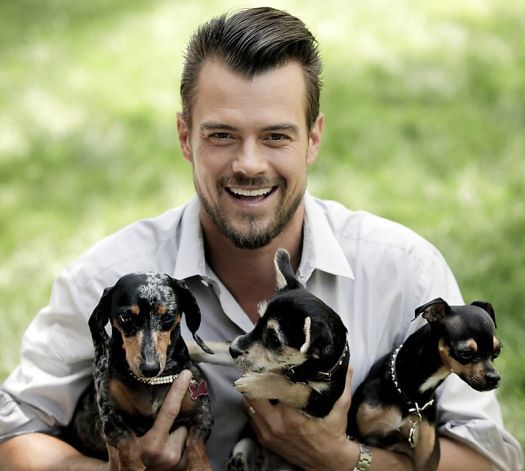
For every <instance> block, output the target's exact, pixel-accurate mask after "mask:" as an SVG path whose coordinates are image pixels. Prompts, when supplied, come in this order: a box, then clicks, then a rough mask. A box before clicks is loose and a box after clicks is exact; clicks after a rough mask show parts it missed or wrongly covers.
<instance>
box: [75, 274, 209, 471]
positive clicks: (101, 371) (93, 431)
mask: <svg viewBox="0 0 525 471" xmlns="http://www.w3.org/2000/svg"><path fill="white" fill-rule="evenodd" d="M183 313H184V314H185V316H186V324H187V325H188V328H189V330H190V332H191V333H192V334H193V338H194V339H195V341H196V342H197V344H198V345H199V346H200V347H201V348H202V349H203V350H205V351H207V352H209V353H213V352H211V350H209V348H208V347H207V346H206V345H205V344H204V342H203V341H202V340H201V339H200V338H199V336H198V335H197V334H196V331H197V329H198V328H199V325H200V321H201V313H200V310H199V307H198V305H197V302H196V300H195V298H194V297H193V295H192V294H191V292H190V291H189V290H188V289H187V288H186V286H185V284H184V283H183V282H181V281H178V280H175V279H173V278H171V277H170V276H168V275H164V274H159V273H133V274H128V275H125V276H123V277H122V278H120V279H119V280H118V281H117V283H116V284H115V285H114V286H113V287H112V288H108V289H106V290H105V291H104V294H103V295H102V298H101V299H100V302H99V304H98V305H97V307H96V308H95V310H94V311H93V313H92V315H91V317H90V319H89V328H90V330H91V335H92V337H93V343H94V347H95V361H94V371H93V378H94V383H93V384H92V385H91V387H89V388H88V389H87V390H86V392H85V393H84V394H83V396H82V397H81V399H80V401H79V404H78V406H77V410H76V413H75V416H74V419H73V421H72V423H71V425H70V435H73V437H75V438H74V439H73V440H72V441H73V444H74V445H75V446H77V448H79V449H80V450H81V451H82V452H84V453H85V454H88V455H91V456H97V457H100V458H105V457H107V447H106V443H107V445H108V446H109V447H110V448H109V450H110V451H111V455H112V456H114V454H115V452H114V450H117V453H118V460H119V463H120V468H119V469H121V470H142V469H145V467H144V464H143V463H142V460H141V458H140V455H139V447H138V437H140V436H141V435H143V434H144V433H145V432H146V431H147V430H148V429H149V428H151V426H152V424H153V421H154V419H155V417H156V415H157V413H158V411H159V409H160V406H161V404H162V402H163V400H164V397H165V396H166V394H167V392H168V389H169V388H170V386H171V383H172V382H173V381H174V379H175V378H176V377H177V375H178V374H179V373H180V372H181V371H182V370H183V369H190V370H191V372H192V374H193V379H192V382H191V385H190V388H189V390H188V392H187V394H186V396H185V398H184V399H183V403H182V406H181V413H180V414H179V417H178V418H177V419H176V421H175V423H174V424H173V428H172V429H175V428H176V427H178V426H180V425H186V426H187V427H188V429H189V437H188V440H187V443H186V445H187V450H188V462H189V468H188V469H191V470H194V471H197V470H199V471H201V470H211V467H210V464H209V462H208V458H207V453H206V448H205V441H206V439H207V438H208V436H209V434H210V430H211V426H212V416H211V411H210V402H209V397H208V391H207V387H206V382H205V380H204V379H203V378H202V376H201V374H200V372H199V370H198V369H197V368H196V367H195V366H194V365H193V364H192V363H191V362H190V357H189V355H188V350H187V347H186V344H185V342H184V340H183V339H182V336H181V332H180V321H181V317H182V314H183ZM108 322H110V323H111V329H112V335H111V337H109V336H108V334H107V333H106V329H105V326H106V324H107V323H108Z"/></svg>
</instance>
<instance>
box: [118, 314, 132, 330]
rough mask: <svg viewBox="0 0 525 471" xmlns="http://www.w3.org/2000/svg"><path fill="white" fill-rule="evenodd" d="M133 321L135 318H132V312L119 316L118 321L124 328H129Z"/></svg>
mask: <svg viewBox="0 0 525 471" xmlns="http://www.w3.org/2000/svg"><path fill="white" fill-rule="evenodd" d="M132 319H133V318H132V317H131V313H130V312H122V313H120V314H119V316H118V320H119V322H120V325H122V326H123V327H124V326H128V325H129V324H131V321H132Z"/></svg>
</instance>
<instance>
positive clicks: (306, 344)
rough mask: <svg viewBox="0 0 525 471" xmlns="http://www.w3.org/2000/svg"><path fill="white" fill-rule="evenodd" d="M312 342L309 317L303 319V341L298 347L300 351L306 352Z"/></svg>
mask: <svg viewBox="0 0 525 471" xmlns="http://www.w3.org/2000/svg"><path fill="white" fill-rule="evenodd" d="M311 342H312V319H311V318H310V317H307V318H305V320H304V343H303V345H302V346H301V348H300V352H301V353H306V352H307V351H308V349H309V348H310V343H311Z"/></svg>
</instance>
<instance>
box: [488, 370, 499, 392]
mask: <svg viewBox="0 0 525 471" xmlns="http://www.w3.org/2000/svg"><path fill="white" fill-rule="evenodd" d="M500 380H501V378H500V375H499V373H498V372H497V371H488V372H487V374H486V375H485V381H486V383H487V386H489V387H491V388H495V387H497V386H498V385H499V382H500Z"/></svg>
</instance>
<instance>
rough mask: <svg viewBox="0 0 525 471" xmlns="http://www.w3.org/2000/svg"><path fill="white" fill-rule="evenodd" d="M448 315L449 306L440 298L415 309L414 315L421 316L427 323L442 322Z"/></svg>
mask: <svg viewBox="0 0 525 471" xmlns="http://www.w3.org/2000/svg"><path fill="white" fill-rule="evenodd" d="M449 314H450V306H449V305H448V304H447V303H446V301H444V300H443V299H441V298H436V299H433V300H432V301H429V302H428V303H426V304H423V305H422V306H419V307H418V308H416V315H415V316H414V319H415V318H416V317H418V316H419V315H422V316H423V317H424V318H425V319H426V320H427V321H428V322H437V321H441V320H443V319H444V318H445V317H446V316H448V315H449Z"/></svg>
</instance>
